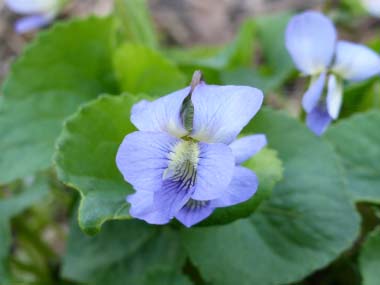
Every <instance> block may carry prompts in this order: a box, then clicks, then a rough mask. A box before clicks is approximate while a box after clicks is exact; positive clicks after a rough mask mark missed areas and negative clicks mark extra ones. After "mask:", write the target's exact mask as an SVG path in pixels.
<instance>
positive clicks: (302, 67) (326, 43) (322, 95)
mask: <svg viewBox="0 0 380 285" xmlns="http://www.w3.org/2000/svg"><path fill="white" fill-rule="evenodd" d="M285 37H286V48H287V49H288V51H289V53H290V55H291V57H292V59H293V61H294V63H295V65H296V67H297V68H298V70H299V71H301V72H302V73H303V74H305V75H309V76H311V85H310V87H309V89H308V90H307V91H306V93H305V94H304V96H303V99H302V106H303V109H304V110H305V111H306V113H307V117H306V124H307V126H308V127H309V128H310V129H311V130H312V131H313V132H314V133H315V134H317V135H321V134H322V133H323V132H324V131H325V130H326V129H327V127H328V126H329V124H330V123H331V122H332V121H333V120H336V119H337V118H338V116H339V112H340V109H341V105H342V97H343V80H348V81H362V80H366V79H368V78H370V77H372V76H374V75H376V74H379V72H380V57H379V55H378V54H376V53H375V52H374V51H372V50H371V49H369V48H368V47H366V46H364V45H361V44H355V43H351V42H348V41H341V40H337V32H336V29H335V27H334V25H333V23H332V22H331V20H330V19H328V18H327V17H326V16H324V15H323V14H321V13H319V12H314V11H308V12H304V13H301V14H298V15H296V16H294V17H293V18H292V19H291V20H290V22H289V24H288V26H287V29H286V36H285Z"/></svg>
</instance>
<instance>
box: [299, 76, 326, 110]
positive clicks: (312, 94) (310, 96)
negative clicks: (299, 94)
mask: <svg viewBox="0 0 380 285" xmlns="http://www.w3.org/2000/svg"><path fill="white" fill-rule="evenodd" d="M325 80H326V74H325V73H321V74H320V75H319V77H318V79H317V80H315V81H314V82H313V83H311V86H310V87H309V89H308V90H307V91H306V93H305V95H304V96H303V98H302V107H303V108H304V110H305V111H306V112H310V111H311V110H313V109H314V108H315V107H316V106H317V104H318V101H319V98H321V95H322V92H323V88H324V86H325Z"/></svg>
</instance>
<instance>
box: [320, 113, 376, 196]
mask: <svg viewBox="0 0 380 285" xmlns="http://www.w3.org/2000/svg"><path fill="white" fill-rule="evenodd" d="M379 126H380V112H379V111H372V112H368V113H364V114H359V115H355V116H352V117H350V118H348V119H346V120H342V121H341V122H339V123H337V124H336V125H334V126H332V127H331V128H330V129H329V130H328V132H327V134H326V138H327V139H328V140H329V141H330V142H331V143H332V144H333V145H334V148H335V150H336V152H337V154H338V155H339V157H340V160H341V161H342V164H343V166H344V173H345V179H346V184H347V189H348V190H349V192H350V194H351V195H352V197H353V199H354V200H355V201H367V202H375V203H380V192H379V189H380V176H379V173H380V160H379V157H380V148H379V144H380V132H379V131H378V130H379Z"/></svg>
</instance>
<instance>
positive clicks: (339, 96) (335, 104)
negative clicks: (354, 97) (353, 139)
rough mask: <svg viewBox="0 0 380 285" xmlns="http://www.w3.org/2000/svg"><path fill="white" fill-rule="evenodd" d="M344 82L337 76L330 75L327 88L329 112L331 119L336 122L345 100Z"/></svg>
mask: <svg viewBox="0 0 380 285" xmlns="http://www.w3.org/2000/svg"><path fill="white" fill-rule="evenodd" d="M342 85H343V84H342V82H341V81H340V80H338V79H337V78H336V76H335V75H333V74H332V75H330V76H329V80H328V88H327V97H326V102H327V111H328V112H329V114H330V116H331V118H333V119H334V120H336V119H337V118H338V116H339V112H340V108H341V106H342V100H343V86H342Z"/></svg>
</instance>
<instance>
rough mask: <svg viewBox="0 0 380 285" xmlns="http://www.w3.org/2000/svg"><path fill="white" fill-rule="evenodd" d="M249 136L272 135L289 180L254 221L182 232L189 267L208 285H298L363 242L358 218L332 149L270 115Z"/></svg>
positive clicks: (290, 121) (253, 126)
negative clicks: (193, 266)
mask: <svg viewBox="0 0 380 285" xmlns="http://www.w3.org/2000/svg"><path fill="white" fill-rule="evenodd" d="M251 132H265V133H266V134H267V137H268V142H269V147H271V148H273V149H275V150H277V151H278V154H279V157H280V158H281V160H282V161H283V164H284V170H285V172H284V179H283V180H282V181H281V182H279V183H278V184H277V185H276V187H275V189H274V191H273V195H272V197H271V199H270V200H269V201H268V202H265V203H263V204H262V205H261V206H260V207H259V209H258V211H257V212H255V213H254V214H253V215H252V216H251V217H249V218H247V219H243V220H239V221H236V222H234V223H231V224H229V225H225V226H214V227H207V228H193V229H189V230H183V231H182V237H183V240H184V242H183V244H184V246H185V248H186V250H187V253H188V254H189V256H190V258H191V260H192V262H193V263H194V264H196V265H197V266H198V267H199V270H200V272H201V274H202V276H203V277H204V278H205V280H207V281H209V282H211V283H215V284H220V285H223V284H226V285H230V284H242V285H244V284H284V283H290V282H294V281H297V280H300V279H301V278H303V277H304V276H306V275H307V274H309V273H310V272H312V271H313V270H316V269H318V268H321V267H323V266H325V265H327V264H328V263H329V262H331V261H332V260H334V259H335V258H336V257H337V256H338V255H339V254H340V253H341V252H342V251H343V250H345V249H347V248H348V247H350V246H351V245H352V243H353V241H354V240H355V238H356V237H357V235H358V230H359V217H358V215H357V213H356V212H355V208H354V207H353V205H352V203H351V202H350V200H349V199H348V195H347V193H346V192H345V188H344V181H343V179H342V177H341V175H340V171H341V170H340V165H339V163H338V159H337V157H336V155H335V154H334V152H333V150H332V148H331V147H330V146H329V145H328V144H326V143H323V142H322V141H321V140H320V139H319V138H317V137H315V136H314V135H313V134H312V133H310V132H309V131H308V130H307V129H306V128H305V127H304V126H302V125H301V123H299V122H297V121H295V120H294V119H291V118H290V117H288V116H286V115H284V114H282V113H278V112H273V111H269V110H265V111H261V112H260V113H259V116H258V117H257V118H255V119H254V120H253V121H252V122H251V123H250V125H249V126H248V127H246V129H245V133H251ZM285 133H286V134H285ZM221 268H223V269H225V270H220V269H221ZM274 273H275V274H274Z"/></svg>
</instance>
